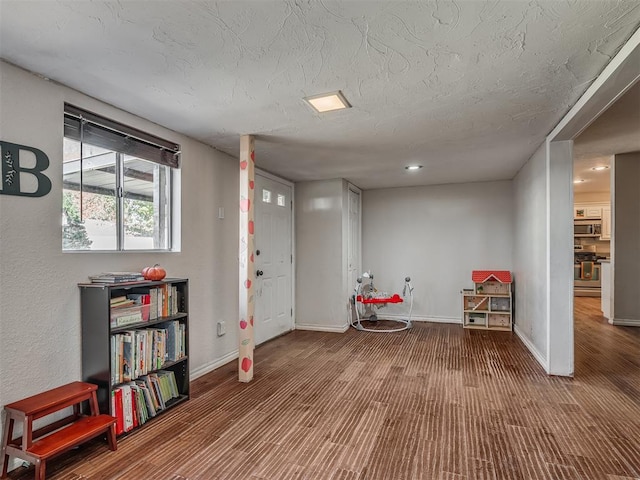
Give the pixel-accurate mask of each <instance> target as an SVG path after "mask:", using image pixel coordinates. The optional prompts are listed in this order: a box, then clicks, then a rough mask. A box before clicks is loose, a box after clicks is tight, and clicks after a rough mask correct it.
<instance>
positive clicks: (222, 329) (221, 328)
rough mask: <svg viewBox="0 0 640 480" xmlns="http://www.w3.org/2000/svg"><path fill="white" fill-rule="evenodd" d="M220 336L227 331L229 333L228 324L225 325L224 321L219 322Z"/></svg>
mask: <svg viewBox="0 0 640 480" xmlns="http://www.w3.org/2000/svg"><path fill="white" fill-rule="evenodd" d="M217 327H218V330H217V331H218V336H219V337H221V336H223V335H224V334H225V333H227V326H226V325H225V322H224V321H220V322H218V325H217Z"/></svg>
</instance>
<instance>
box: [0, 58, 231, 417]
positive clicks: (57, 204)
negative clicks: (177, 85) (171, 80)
mask: <svg viewBox="0 0 640 480" xmlns="http://www.w3.org/2000/svg"><path fill="white" fill-rule="evenodd" d="M0 89H1V91H2V95H1V96H0V139H2V140H4V141H8V142H13V143H18V144H23V145H28V146H32V147H36V148H39V149H41V150H43V151H44V152H45V153H46V154H47V155H48V157H49V159H50V161H51V165H50V167H49V168H48V170H46V171H45V172H44V173H45V174H46V175H47V176H48V177H49V178H50V179H51V181H52V183H53V188H52V190H51V192H50V193H49V194H48V195H46V196H44V197H41V198H28V197H18V196H9V195H0V251H1V255H0V292H1V298H0V366H1V370H0V405H4V404H6V403H9V402H11V401H14V400H17V399H20V398H23V397H26V396H28V395H32V394H35V393H38V392H40V391H42V390H45V389H49V388H52V387H55V386H58V385H61V384H64V383H67V382H70V381H73V380H78V379H80V375H81V358H80V342H81V338H80V334H81V332H80V318H79V315H80V304H79V292H78V287H77V284H78V283H79V282H86V281H87V276H88V275H90V274H95V273H99V272H101V271H107V270H139V269H141V268H142V267H143V266H145V265H150V264H153V263H156V262H157V263H160V264H162V265H163V266H164V267H165V268H166V270H167V272H168V274H169V276H173V277H187V278H189V279H190V284H189V292H190V299H189V300H190V302H189V303H190V362H191V363H190V367H191V373H192V376H193V375H194V374H196V375H198V374H202V373H204V372H205V371H207V370H209V369H211V368H213V367H214V366H216V365H217V364H218V363H219V362H220V361H223V360H224V359H225V358H229V357H233V354H234V352H235V351H236V350H237V337H236V332H235V330H234V329H233V328H229V329H228V330H227V334H226V335H225V336H223V337H220V338H218V337H216V333H215V331H216V329H215V322H216V321H217V320H227V321H228V322H229V324H230V325H235V324H236V320H237V315H238V314H237V306H238V291H237V285H238V265H237V257H238V219H237V215H234V212H236V211H237V199H238V173H237V171H238V169H237V161H236V160H235V159H233V158H231V157H229V156H227V155H225V154H222V153H220V152H218V151H216V150H214V149H212V148H210V147H208V146H205V145H203V144H201V143H199V142H197V141H195V140H192V139H189V138H187V137H184V136H182V135H179V134H176V133H174V132H172V131H169V130H167V129H164V128H162V127H159V126H158V125H155V124H152V123H150V122H147V121H144V120H142V119H140V118H137V117H135V116H133V115H130V114H127V113H125V112H122V111H120V110H117V109H115V108H113V107H111V106H108V105H105V104H103V103H102V102H100V101H97V100H95V99H92V98H89V97H87V96H85V95H82V94H80V93H78V92H76V91H73V90H71V89H69V88H66V87H63V86H60V85H57V84H54V83H52V82H48V81H45V80H43V79H41V78H39V77H37V76H35V75H32V74H30V73H27V72H25V71H23V70H20V69H18V68H16V67H14V66H12V65H8V64H6V63H3V62H0ZM65 101H67V102H70V103H73V104H74V105H77V106H79V107H82V108H85V109H88V110H91V111H94V112H96V113H98V114H101V115H104V116H107V117H109V118H113V119H114V120H117V121H120V122H123V123H126V124H129V125H131V126H133V127H137V128H140V129H143V130H146V131H148V132H149V133H153V134H156V135H159V136H162V137H165V138H167V139H169V140H172V141H174V142H177V143H179V144H181V146H182V152H183V153H182V169H181V175H182V184H183V187H184V188H182V222H181V224H182V243H181V252H175V253H87V252H85V253H62V249H61V200H62V136H63V128H62V126H63V109H64V106H63V104H64V102H65ZM218 207H225V209H226V211H227V212H229V213H228V214H227V215H226V217H225V219H223V220H219V219H218V218H217V212H218ZM105 340H106V339H105Z"/></svg>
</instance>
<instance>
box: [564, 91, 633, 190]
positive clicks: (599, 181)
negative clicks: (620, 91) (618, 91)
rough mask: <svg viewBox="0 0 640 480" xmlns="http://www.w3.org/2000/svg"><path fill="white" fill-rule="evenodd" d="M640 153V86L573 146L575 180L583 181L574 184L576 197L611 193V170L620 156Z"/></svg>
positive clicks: (622, 98)
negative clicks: (586, 194)
mask: <svg viewBox="0 0 640 480" xmlns="http://www.w3.org/2000/svg"><path fill="white" fill-rule="evenodd" d="M628 152H640V82H638V83H636V84H635V85H634V86H633V87H631V88H630V89H629V91H627V92H626V93H625V94H624V95H623V96H622V97H620V98H619V99H618V100H617V101H616V103H614V104H613V105H612V106H611V107H609V109H608V110H607V111H606V112H604V113H603V114H602V115H601V116H600V117H598V118H597V119H596V120H595V121H594V122H593V123H592V124H591V125H589V127H588V128H587V129H585V131H584V132H582V133H581V134H580V135H579V136H578V137H577V138H576V139H575V142H574V146H573V158H574V163H573V177H574V179H580V180H584V182H582V183H578V184H574V191H575V192H576V193H593V192H609V191H610V190H611V185H610V178H611V177H610V172H611V170H599V171H594V170H592V168H594V167H598V166H601V165H608V166H611V159H612V157H613V155H615V154H617V153H628Z"/></svg>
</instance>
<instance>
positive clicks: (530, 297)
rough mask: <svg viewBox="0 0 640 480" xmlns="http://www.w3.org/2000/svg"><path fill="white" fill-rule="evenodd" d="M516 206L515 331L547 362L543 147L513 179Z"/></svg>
mask: <svg viewBox="0 0 640 480" xmlns="http://www.w3.org/2000/svg"><path fill="white" fill-rule="evenodd" d="M513 183H514V203H515V236H514V237H515V239H514V240H515V242H514V269H515V278H516V302H515V310H516V315H515V318H516V320H515V329H516V332H517V333H518V334H519V335H520V337H521V338H522V339H523V340H524V341H525V343H527V346H528V347H529V349H530V350H532V353H534V355H535V356H536V358H537V359H538V361H539V362H540V363H542V364H543V365H546V362H547V294H546V287H547V267H546V265H547V249H546V238H547V215H546V208H547V202H546V191H547V182H546V148H545V145H544V144H543V145H541V146H540V148H538V150H537V151H536V153H535V154H534V155H533V157H531V159H530V160H529V161H528V162H527V163H526V164H525V165H524V167H522V169H521V170H520V172H518V175H516V177H515V179H514V180H513Z"/></svg>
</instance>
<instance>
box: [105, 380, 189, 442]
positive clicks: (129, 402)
mask: <svg viewBox="0 0 640 480" xmlns="http://www.w3.org/2000/svg"><path fill="white" fill-rule="evenodd" d="M179 396H180V392H179V391H178V384H177V383H176V377H175V374H174V373H173V372H172V371H171V370H159V371H158V372H155V373H150V374H149V375H145V376H143V377H140V378H139V379H137V380H135V381H132V382H129V383H127V384H124V385H120V386H119V387H117V388H114V389H113V390H112V391H111V412H112V415H113V416H114V417H115V418H116V435H120V434H122V433H126V432H130V431H131V430H133V429H134V428H135V427H137V426H139V425H143V424H144V423H146V421H147V420H149V418H151V417H155V416H156V415H157V414H158V412H160V411H162V410H164V409H165V408H166V406H167V403H168V402H169V401H171V400H172V399H174V398H178V397H179Z"/></svg>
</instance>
